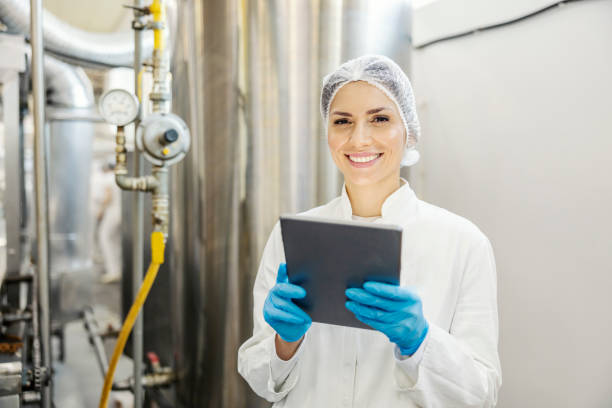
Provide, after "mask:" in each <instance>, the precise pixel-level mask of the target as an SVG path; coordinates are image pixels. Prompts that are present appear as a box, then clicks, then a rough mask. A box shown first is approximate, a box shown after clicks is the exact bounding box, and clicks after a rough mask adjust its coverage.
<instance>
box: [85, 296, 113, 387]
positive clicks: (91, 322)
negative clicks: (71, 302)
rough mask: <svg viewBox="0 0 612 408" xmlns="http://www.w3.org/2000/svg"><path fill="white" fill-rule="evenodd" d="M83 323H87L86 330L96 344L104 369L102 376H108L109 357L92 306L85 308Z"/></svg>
mask: <svg viewBox="0 0 612 408" xmlns="http://www.w3.org/2000/svg"><path fill="white" fill-rule="evenodd" d="M83 323H84V325H85V330H86V331H87V333H88V334H89V341H90V342H91V343H92V345H93V346H94V350H95V352H96V358H97V359H98V364H99V365H100V369H101V370H102V376H103V377H106V373H107V372H108V357H107V356H106V350H105V349H104V342H103V341H102V337H101V336H100V326H98V322H97V320H96V319H95V317H94V315H93V310H91V309H90V308H87V309H85V311H84V312H83Z"/></svg>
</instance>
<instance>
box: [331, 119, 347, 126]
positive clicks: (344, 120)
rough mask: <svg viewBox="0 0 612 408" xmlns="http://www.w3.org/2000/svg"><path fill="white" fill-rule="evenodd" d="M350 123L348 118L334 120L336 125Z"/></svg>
mask: <svg viewBox="0 0 612 408" xmlns="http://www.w3.org/2000/svg"><path fill="white" fill-rule="evenodd" d="M347 123H349V121H348V120H347V119H336V120H334V125H345V124H347Z"/></svg>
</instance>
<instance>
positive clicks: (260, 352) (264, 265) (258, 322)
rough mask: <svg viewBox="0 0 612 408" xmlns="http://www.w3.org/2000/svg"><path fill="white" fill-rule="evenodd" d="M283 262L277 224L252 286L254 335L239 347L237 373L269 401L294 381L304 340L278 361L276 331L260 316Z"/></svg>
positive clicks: (282, 392) (280, 398) (291, 387)
mask: <svg viewBox="0 0 612 408" xmlns="http://www.w3.org/2000/svg"><path fill="white" fill-rule="evenodd" d="M282 262H285V256H284V251H283V248H282V239H281V235H280V223H276V225H275V226H274V229H273V230H272V233H271V234H270V238H269V239H268V242H267V243H266V247H265V248H264V251H263V255H262V259H261V264H260V265H259V270H258V272H257V277H256V278H255V285H254V287H253V335H252V336H251V337H250V338H249V339H248V340H247V341H245V342H244V343H243V344H242V346H240V349H239V350H238V372H239V373H240V375H242V377H243V378H244V379H245V380H246V381H247V383H249V385H250V386H251V389H253V391H254V392H255V393H256V394H257V395H259V396H260V397H262V398H265V399H266V400H268V401H270V402H277V401H280V400H282V399H283V398H285V396H287V394H288V393H289V392H290V391H291V390H292V389H293V387H295V385H296V384H297V380H298V371H299V370H298V366H299V364H298V363H299V355H300V354H301V350H302V349H303V348H304V347H303V346H304V344H303V343H304V341H305V340H306V339H304V341H302V344H301V345H300V347H299V349H298V352H296V354H295V355H294V356H293V358H292V359H290V360H289V361H283V360H280V358H278V356H277V354H276V347H275V345H274V338H275V336H276V332H275V331H274V329H272V327H270V325H268V323H266V321H265V320H264V317H263V305H264V302H265V300H266V297H267V296H268V292H269V291H270V289H271V288H272V286H274V284H275V283H276V275H277V273H278V266H279V264H280V263H282Z"/></svg>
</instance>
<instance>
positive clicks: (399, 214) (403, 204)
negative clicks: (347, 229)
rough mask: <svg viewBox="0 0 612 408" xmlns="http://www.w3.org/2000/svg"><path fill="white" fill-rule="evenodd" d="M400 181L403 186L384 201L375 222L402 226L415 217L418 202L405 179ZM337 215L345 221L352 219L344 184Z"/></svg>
mask: <svg viewBox="0 0 612 408" xmlns="http://www.w3.org/2000/svg"><path fill="white" fill-rule="evenodd" d="M400 179H401V180H402V182H403V185H402V186H400V188H398V189H397V190H395V191H394V192H393V193H391V195H390V196H389V197H387V198H386V199H385V201H384V202H383V205H382V211H381V212H382V214H381V215H382V217H381V218H380V219H378V220H376V221H375V222H384V223H391V224H397V225H404V224H405V223H407V222H409V221H410V220H412V219H414V218H415V217H416V214H417V201H418V199H417V197H416V194H414V191H412V189H411V188H410V184H409V183H408V181H407V180H406V179H404V178H401V177H400ZM338 215H339V217H340V218H342V219H345V220H350V219H352V215H353V207H352V206H351V200H350V199H349V196H348V193H347V192H346V183H345V184H343V185H342V195H341V197H340V205H339V214H338Z"/></svg>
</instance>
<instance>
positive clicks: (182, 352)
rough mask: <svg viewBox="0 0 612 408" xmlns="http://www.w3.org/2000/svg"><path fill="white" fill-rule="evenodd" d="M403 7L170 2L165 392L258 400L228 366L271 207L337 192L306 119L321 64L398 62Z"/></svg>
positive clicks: (227, 403)
mask: <svg viewBox="0 0 612 408" xmlns="http://www.w3.org/2000/svg"><path fill="white" fill-rule="evenodd" d="M409 10H410V3H409V2H406V1H400V0H397V1H396V0H391V1H386V2H385V3H384V7H381V4H380V2H372V1H350V0H349V1H347V0H345V1H342V0H336V1H322V0H320V1H307V0H291V1H290V0H283V1H280V0H270V1H264V0H257V1H256V0H243V1H235V0H233V1H222V2H221V1H215V0H204V1H202V2H196V1H191V0H185V1H182V2H180V3H179V8H178V20H179V21H181V25H180V26H179V27H178V31H177V36H178V38H177V41H176V47H177V48H176V50H175V53H174V58H173V70H174V84H173V87H174V89H173V91H174V101H173V110H174V111H176V112H177V113H179V114H180V115H181V116H182V117H184V118H185V119H186V121H187V122H188V124H189V126H190V128H191V131H192V135H193V145H192V150H191V152H190V153H189V154H188V156H187V158H186V159H185V161H184V162H183V163H181V164H179V165H178V166H176V168H175V169H173V170H172V188H173V194H172V197H173V201H172V210H171V211H172V232H171V240H172V246H173V251H172V254H171V260H170V262H171V270H172V271H171V279H172V282H171V286H172V298H171V310H170V311H169V312H170V313H172V315H173V319H172V321H173V330H172V332H173V336H174V338H173V342H174V347H175V351H176V355H175V358H176V366H177V370H178V373H179V385H178V388H177V395H178V403H177V406H182V407H193V406H200V407H244V406H260V405H266V404H265V402H264V401H261V400H260V399H259V398H258V397H256V396H255V395H254V394H253V393H252V392H251V391H250V390H249V388H248V386H247V384H246V383H245V382H244V381H243V380H242V379H241V378H240V376H239V374H238V373H237V369H236V365H237V361H236V360H237V355H236V354H237V350H238V347H239V346H240V344H241V343H242V342H243V341H244V340H245V339H246V338H247V337H248V336H250V334H251V331H252V295H251V293H252V285H253V281H254V277H255V274H256V271H257V267H258V263H259V259H260V256H261V252H262V249H263V246H264V244H265V242H266V240H267V237H268V234H269V233H270V231H271V229H272V227H273V225H274V223H275V222H276V220H277V218H278V215H279V214H280V213H283V212H290V213H294V212H298V211H302V210H306V209H308V208H311V207H313V206H315V205H318V204H321V203H324V202H327V201H329V200H330V199H331V198H333V197H335V196H336V195H338V194H339V188H340V186H341V183H342V179H341V177H340V175H339V174H338V172H337V170H336V168H335V165H334V164H333V163H332V162H331V159H330V157H329V152H328V149H327V140H326V137H325V135H323V130H322V129H323V128H322V125H321V123H320V119H319V107H318V106H319V104H318V101H319V89H320V84H321V80H322V77H323V76H324V74H326V73H327V72H328V71H330V70H332V69H333V68H334V67H336V66H337V65H339V64H340V62H342V61H344V60H347V59H350V58H353V57H356V56H359V55H362V54H364V53H383V54H386V55H388V56H390V57H392V58H394V59H395V60H396V61H397V62H398V63H400V65H402V66H403V67H404V68H406V69H407V68H408V58H409V49H410V12H409ZM145 320H146V318H145ZM145 325H146V322H145Z"/></svg>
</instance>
